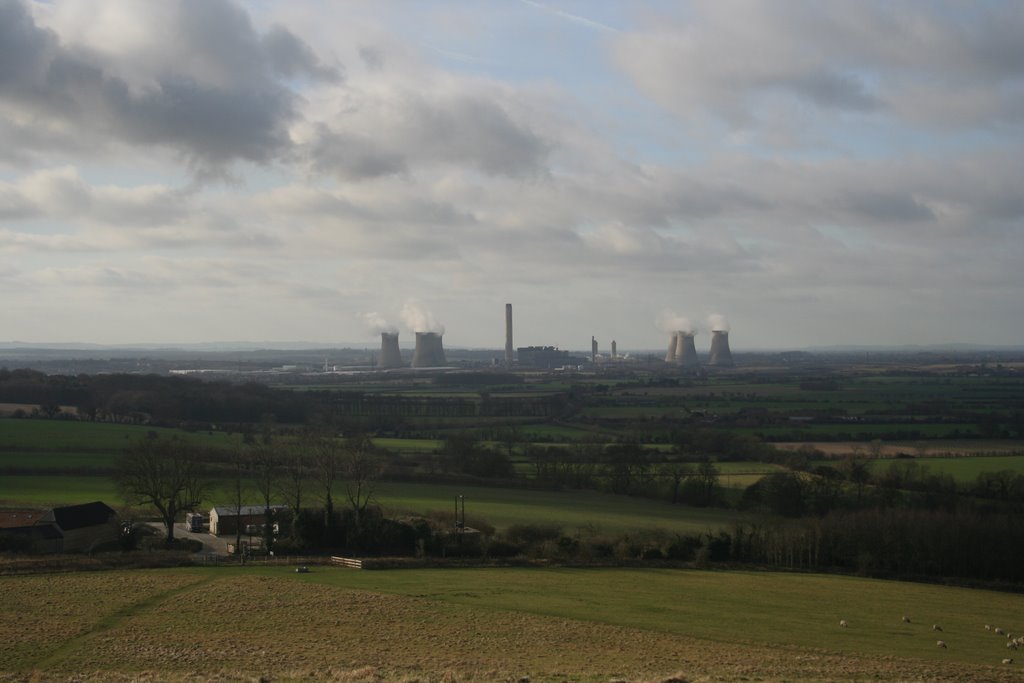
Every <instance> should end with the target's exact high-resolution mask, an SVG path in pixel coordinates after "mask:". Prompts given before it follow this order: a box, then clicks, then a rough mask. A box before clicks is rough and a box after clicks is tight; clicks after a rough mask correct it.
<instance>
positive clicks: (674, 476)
mask: <svg viewBox="0 0 1024 683" xmlns="http://www.w3.org/2000/svg"><path fill="white" fill-rule="evenodd" d="M658 474H660V475H661V476H663V477H665V478H666V479H668V481H669V484H670V487H671V491H672V503H673V504H675V503H678V502H679V489H680V488H681V487H682V484H683V480H684V479H686V478H687V477H691V476H693V466H692V465H690V463H686V462H680V461H679V460H670V461H668V462H663V463H661V465H659V466H658Z"/></svg>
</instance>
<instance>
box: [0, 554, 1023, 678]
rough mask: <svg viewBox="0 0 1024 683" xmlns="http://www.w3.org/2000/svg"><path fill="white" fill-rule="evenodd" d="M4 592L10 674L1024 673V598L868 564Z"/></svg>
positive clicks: (70, 585) (289, 578) (208, 576)
mask: <svg viewBox="0 0 1024 683" xmlns="http://www.w3.org/2000/svg"><path fill="white" fill-rule="evenodd" d="M0 594H2V595H3V596H4V599H3V600H2V601H0V613H2V617H0V680H26V679H30V680H43V681H45V680H69V679H75V680H96V681H100V680H102V681H108V680H115V681H116V680H138V679H144V680H219V681H224V680H254V679H256V680H258V679H259V678H260V677H264V678H267V679H269V680H337V681H410V682H411V681H518V680H521V679H523V678H526V677H528V678H529V680H531V681H608V680H615V679H617V680H627V681H664V680H667V679H670V678H671V677H673V676H678V677H679V678H685V679H687V680H691V681H700V680H738V679H744V680H765V679H770V680H777V679H789V680H865V679H875V680H878V679H882V680H961V681H963V680H990V681H991V680H1007V681H1011V680H1017V681H1020V680H1024V668H1022V665H1021V664H1019V663H1013V664H1002V663H1001V661H1002V659H1003V658H1005V657H1013V656H1014V654H1015V653H1012V652H1010V651H1008V650H1007V648H1006V645H1005V643H1006V639H1005V637H1003V636H1001V635H997V634H996V633H995V632H994V630H985V628H984V627H985V624H989V625H990V626H992V627H996V626H999V627H1000V628H1002V629H1004V630H1009V631H1013V632H1018V633H1019V632H1024V596H1019V595H1011V594H1001V593H995V592H989V591H981V590H970V589H961V588H950V587H941V586H926V585H915V584H906V583H896V582H886V581H876V580H864V579H856V578H850V577H837V576H821V575H795V574H775V573H752V572H712V571H696V570H668V569H664V570H662V569H646V570H635V569H600V570H595V569H561V568H558V569H554V568H552V569H449V570H395V571H362V572H361V571H355V570H343V569H335V568H328V567H313V568H312V571H311V572H310V573H309V574H296V573H294V571H292V568H290V567H284V566H277V567H260V568H255V567H250V568H238V567H228V568H191V569H173V570H135V571H116V572H92V573H77V574H47V575H32V576H8V577H3V578H0ZM903 615H907V616H908V617H910V623H904V622H903V621H902V616H903ZM840 620H845V621H846V622H847V624H848V625H847V627H845V628H843V627H840V624H839V622H840ZM933 624H939V625H941V627H942V629H943V630H942V632H941V633H937V632H935V631H933V630H932V625H933ZM938 639H942V640H944V641H945V643H946V644H947V647H946V648H945V649H942V648H939V647H937V646H936V641H937V640H938ZM1015 659H1016V658H1015Z"/></svg>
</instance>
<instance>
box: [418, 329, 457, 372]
mask: <svg viewBox="0 0 1024 683" xmlns="http://www.w3.org/2000/svg"><path fill="white" fill-rule="evenodd" d="M447 364H448V363H447V361H445V359H444V347H443V346H442V345H441V335H439V334H438V333H437V332H417V333H416V350H415V351H414V352H413V354H412V366H413V367H414V368H436V367H440V366H442V365H447Z"/></svg>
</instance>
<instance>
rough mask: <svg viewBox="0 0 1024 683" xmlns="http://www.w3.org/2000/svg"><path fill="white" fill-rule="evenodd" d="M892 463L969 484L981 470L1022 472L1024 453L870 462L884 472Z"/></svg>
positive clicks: (876, 469) (1023, 471)
mask: <svg viewBox="0 0 1024 683" xmlns="http://www.w3.org/2000/svg"><path fill="white" fill-rule="evenodd" d="M892 463H915V464H917V465H918V466H920V467H921V469H922V470H927V471H928V472H929V473H932V474H949V475H952V477H953V478H954V479H955V480H957V481H958V482H960V483H964V484H969V483H972V482H973V481H974V480H975V479H977V478H978V475H979V474H981V473H982V472H1002V471H1009V472H1013V473H1014V474H1024V455H1006V456H970V457H963V458H941V457H924V458H914V459H913V460H903V459H897V460H876V461H873V462H872V463H871V467H872V469H873V470H874V471H875V472H880V471H881V472H884V471H885V469H886V468H888V467H890V466H891V464H892Z"/></svg>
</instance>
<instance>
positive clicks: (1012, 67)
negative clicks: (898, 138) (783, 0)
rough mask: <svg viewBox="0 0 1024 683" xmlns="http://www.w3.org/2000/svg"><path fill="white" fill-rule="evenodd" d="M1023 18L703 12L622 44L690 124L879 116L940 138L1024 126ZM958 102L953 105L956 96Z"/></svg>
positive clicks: (748, 3)
mask: <svg viewBox="0 0 1024 683" xmlns="http://www.w3.org/2000/svg"><path fill="white" fill-rule="evenodd" d="M1021 30H1024V12H1022V11H1021V10H1020V7H1017V6H1014V5H1013V4H1012V3H1011V4H1009V5H1008V4H1006V3H998V2H997V3H986V4H984V5H975V6H973V7H972V8H971V11H969V12H958V11H943V10H938V9H937V8H935V7H934V6H933V5H930V4H929V3H922V2H898V3H889V2H874V1H861V0H852V1H841V2H833V3H828V4H827V5H826V4H814V3H811V4H807V3H799V4H788V5H783V6H776V5H765V4H764V3H759V2H756V1H753V0H732V1H728V2H719V1H712V0H702V1H699V2H695V3H692V4H691V5H690V6H688V10H687V11H686V12H685V14H681V15H680V16H678V17H664V16H663V17H660V21H659V22H657V23H656V24H652V25H651V26H649V27H644V28H640V29H637V30H634V31H631V32H628V33H624V34H621V35H619V36H617V37H616V38H615V43H614V50H613V53H614V57H615V60H616V63H617V64H618V65H619V67H620V68H621V69H622V70H623V71H624V72H625V73H626V74H628V75H629V77H630V78H632V79H633V80H634V81H635V82H636V84H637V85H638V86H639V87H640V88H641V90H642V91H643V92H645V93H646V94H647V95H648V96H650V97H651V98H653V99H654V100H656V101H657V102H659V103H660V104H661V105H663V106H665V107H666V108H668V109H669V110H671V111H673V112H675V113H676V114H678V115H679V116H681V117H684V118H686V119H691V118H692V117H693V116H694V114H696V113H698V112H709V113H712V114H714V115H716V116H719V117H721V118H723V119H724V120H726V121H728V122H729V123H730V125H733V126H739V127H755V128H756V127H757V126H758V124H759V123H761V124H764V123H765V122H766V119H764V118H763V117H764V112H765V106H766V105H769V104H771V103H774V104H775V105H776V106H779V105H781V106H784V107H786V111H788V112H789V114H790V116H799V112H800V109H801V107H804V106H807V105H810V106H813V107H817V108H820V109H822V110H834V111H836V112H846V113H851V114H879V115H881V116H886V117H888V116H892V117H896V119H897V120H901V121H904V122H913V123H926V124H929V125H936V126H956V127H972V128H985V127H988V126H989V125H990V124H991V123H992V122H993V121H996V120H1002V121H1004V122H1007V123H1010V122H1012V123H1014V124H1019V123H1021V122H1022V121H1024V108H1022V107H1021V104H1022V103H1024V93H1022V92H1021V89H1020V88H1019V74H1020V70H1019V69H1020V65H1021V64H1022V63H1024V49H1022V48H1021V42H1020V40H1019V39H1017V38H1015V37H1014V36H1019V35H1020V32H1021ZM951 91H955V92H956V93H957V96H956V97H950V96H949V93H950V92H951Z"/></svg>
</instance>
